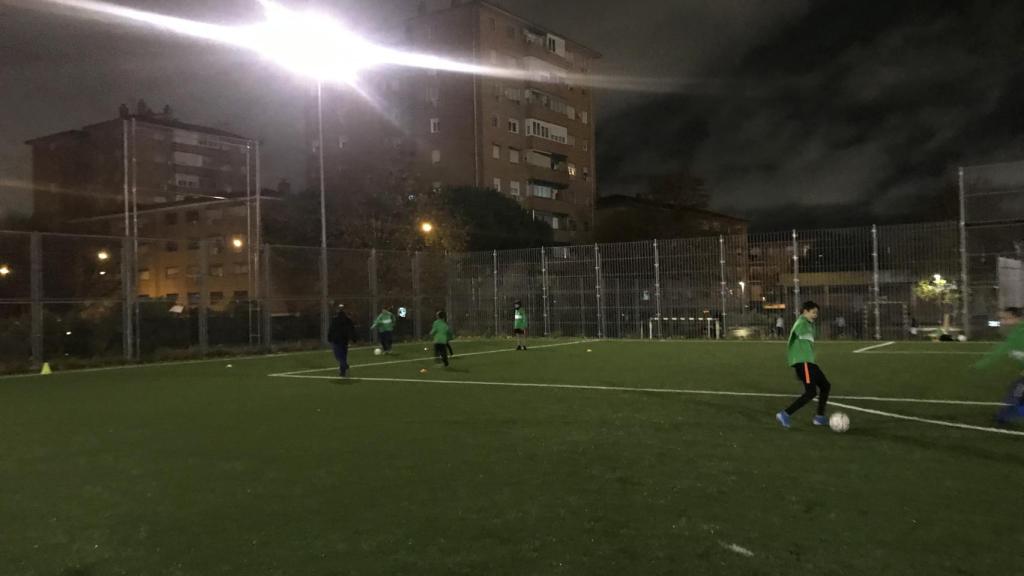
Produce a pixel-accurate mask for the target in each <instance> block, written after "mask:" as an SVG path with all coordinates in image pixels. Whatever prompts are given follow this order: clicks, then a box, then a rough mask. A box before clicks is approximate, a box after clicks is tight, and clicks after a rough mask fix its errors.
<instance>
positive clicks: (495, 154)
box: [491, 144, 501, 160]
mask: <svg viewBox="0 0 1024 576" xmlns="http://www.w3.org/2000/svg"><path fill="white" fill-rule="evenodd" d="M491 158H494V159H495V160H501V146H498V145H497V144H493V145H492V146H491Z"/></svg>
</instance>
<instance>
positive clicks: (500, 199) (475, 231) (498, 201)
mask: <svg viewBox="0 0 1024 576" xmlns="http://www.w3.org/2000/svg"><path fill="white" fill-rule="evenodd" d="M425 208H426V210H427V211H428V212H429V213H430V214H432V215H436V216H437V217H438V218H442V219H444V220H446V221H447V222H448V224H447V225H448V226H453V227H454V228H455V229H456V230H461V231H462V234H463V236H464V247H465V249H467V250H473V251H475V250H512V249H516V248H538V247H540V246H545V245H547V246H550V245H551V244H552V243H553V236H554V232H553V231H552V229H551V227H550V226H549V225H548V224H547V223H545V222H542V221H539V220H534V219H533V215H532V214H531V213H530V211H529V210H526V209H525V208H523V207H522V206H521V205H520V204H519V202H516V201H515V200H514V199H513V198H511V197H510V196H506V195H504V194H502V193H500V192H498V191H496V190H493V189H491V188H476V187H472V186H465V187H455V188H446V189H444V190H442V191H440V192H437V193H433V194H431V195H428V196H427V198H426V202H425Z"/></svg>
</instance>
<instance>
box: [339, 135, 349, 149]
mask: <svg viewBox="0 0 1024 576" xmlns="http://www.w3.org/2000/svg"><path fill="white" fill-rule="evenodd" d="M345 146H348V136H338V149H339V150H344V149H345Z"/></svg>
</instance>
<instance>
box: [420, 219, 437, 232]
mask: <svg viewBox="0 0 1024 576" xmlns="http://www.w3.org/2000/svg"><path fill="white" fill-rule="evenodd" d="M420 231H421V232H423V233H424V234H430V233H431V232H433V231H434V225H433V224H431V223H430V222H424V223H423V224H420Z"/></svg>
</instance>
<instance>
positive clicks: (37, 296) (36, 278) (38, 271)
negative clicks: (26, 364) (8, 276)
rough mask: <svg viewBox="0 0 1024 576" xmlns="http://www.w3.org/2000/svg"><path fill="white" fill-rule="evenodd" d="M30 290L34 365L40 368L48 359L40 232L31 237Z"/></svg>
mask: <svg viewBox="0 0 1024 576" xmlns="http://www.w3.org/2000/svg"><path fill="white" fill-rule="evenodd" d="M29 291H30V293H31V299H32V327H31V340H32V367H33V368H35V369H37V370H38V369H39V368H41V367H42V366H43V362H44V361H45V360H46V358H45V354H46V351H45V350H44V349H43V241H42V237H41V236H40V235H39V232H33V233H32V235H31V236H30V239H29Z"/></svg>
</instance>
